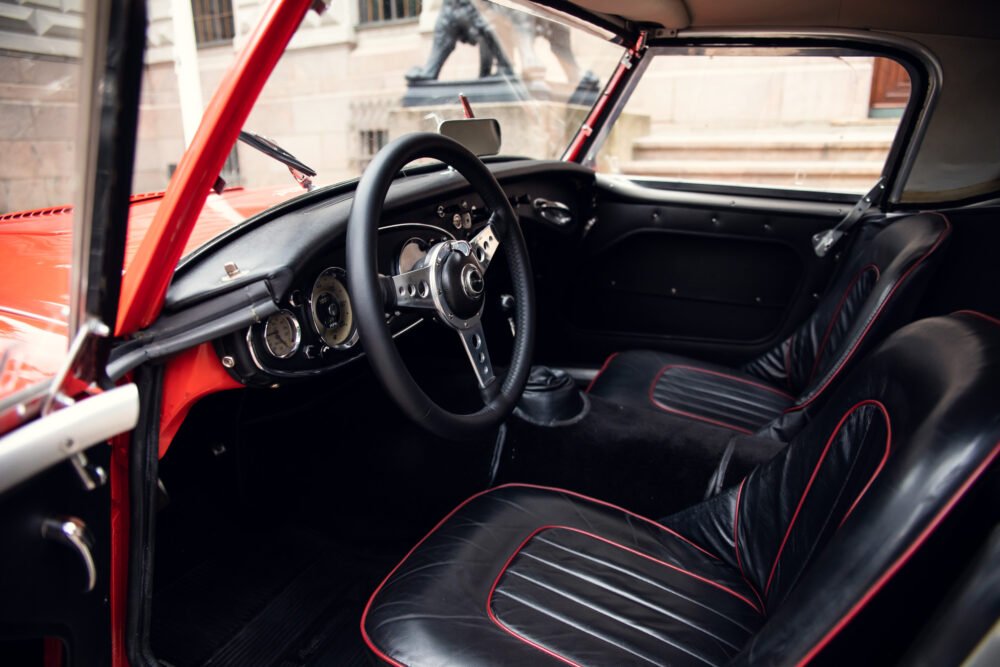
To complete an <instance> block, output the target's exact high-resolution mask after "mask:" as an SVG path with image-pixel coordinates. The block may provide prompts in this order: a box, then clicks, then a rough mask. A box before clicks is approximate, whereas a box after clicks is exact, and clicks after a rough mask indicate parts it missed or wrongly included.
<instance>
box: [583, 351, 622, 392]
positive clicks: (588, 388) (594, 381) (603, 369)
mask: <svg viewBox="0 0 1000 667" xmlns="http://www.w3.org/2000/svg"><path fill="white" fill-rule="evenodd" d="M617 356H618V353H617V352H612V353H611V354H610V355H608V358H607V359H605V360H604V363H603V364H602V365H601V368H600V370H598V371H597V375H595V376H594V379H593V380H591V381H590V384H588V385H587V389H586V390H585V391H584V392H583V393H585V394H589V393H590V390H591V389H593V388H594V385H595V384H597V378H599V377H601V376H602V375H603V374H604V371H606V370H608V365H609V364H610V363H611V360H612V359H614V358H615V357H617Z"/></svg>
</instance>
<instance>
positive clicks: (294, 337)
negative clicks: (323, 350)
mask: <svg viewBox="0 0 1000 667" xmlns="http://www.w3.org/2000/svg"><path fill="white" fill-rule="evenodd" d="M300 342H302V329H301V328H300V327H299V321H298V320H297V319H295V315H292V313H290V312H289V311H287V310H281V311H278V312H277V313H275V314H274V315H271V316H270V317H269V318H267V322H265V323H264V345H265V346H266V347H267V351H268V352H270V353H271V354H272V355H273V356H275V357H277V358H278V359H287V358H288V357H290V356H292V355H293V354H295V353H296V352H298V350H299V343H300Z"/></svg>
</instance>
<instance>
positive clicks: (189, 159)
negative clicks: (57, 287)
mask: <svg viewBox="0 0 1000 667" xmlns="http://www.w3.org/2000/svg"><path fill="white" fill-rule="evenodd" d="M311 5H312V1H311V0H272V2H271V4H270V6H269V7H268V8H267V10H266V11H265V12H264V15H263V17H262V18H261V21H260V23H258V24H257V28H256V29H255V30H254V32H253V34H251V35H250V38H249V39H248V40H247V43H246V45H245V46H244V47H243V49H242V51H240V53H239V55H238V56H237V58H236V62H235V63H233V66H232V67H230V68H229V71H228V72H226V75H225V77H223V79H222V83H221V84H219V88H218V89H217V90H216V91H215V95H214V96H213V97H212V101H211V102H209V104H208V107H207V108H206V109H205V113H204V115H203V116H202V119H201V124H200V125H199V126H198V131H197V132H195V135H194V139H192V140H191V145H190V146H189V147H188V149H187V150H186V151H185V152H184V156H183V157H182V158H181V161H180V162H179V163H178V165H177V171H175V172H174V176H173V178H172V179H171V181H170V185H169V186H168V187H167V191H166V193H165V194H164V196H163V201H162V202H161V204H160V206H159V208H157V210H156V214H155V216H154V217H153V221H152V223H151V224H150V226H149V228H148V230H147V232H146V234H145V235H144V237H143V239H142V241H141V243H140V244H139V247H138V249H137V250H136V254H135V257H134V260H133V262H132V266H131V267H129V268H130V270H129V269H126V271H125V276H124V277H123V279H122V291H121V302H120V304H119V307H118V323H117V326H116V327H115V333H116V334H117V335H124V334H129V333H132V332H134V331H138V330H139V329H142V328H145V327H147V326H149V325H150V324H152V322H153V320H155V319H156V316H157V315H159V313H160V309H161V308H162V307H163V299H164V297H165V296H166V294H167V288H168V287H169V286H170V279H171V277H173V274H174V267H175V266H177V262H178V261H179V260H180V258H181V256H182V255H183V253H184V249H185V247H187V244H188V240H189V237H190V236H191V233H192V231H193V230H194V228H195V223H197V222H198V219H199V214H200V213H201V210H202V206H203V205H204V203H205V198H206V197H207V196H208V193H209V191H210V189H211V188H212V186H213V184H214V183H215V181H216V178H217V177H218V175H219V173H220V172H221V171H222V166H223V164H224V163H225V161H226V157H227V156H228V155H229V151H230V150H231V149H232V147H233V144H235V143H236V137H237V135H238V134H239V131H240V128H242V127H243V123H245V122H246V119H247V116H249V115H250V109H251V108H252V107H253V105H254V103H255V102H256V101H257V96H258V95H259V94H260V91H261V89H262V88H263V87H264V84H265V83H266V82H267V79H268V77H269V76H270V75H271V70H273V69H274V66H275V65H276V64H277V62H278V59H279V58H280V57H281V54H282V53H283V52H284V50H285V46H286V45H287V44H288V42H289V40H290V39H291V38H292V35H293V34H295V31H296V30H297V29H298V27H299V24H300V23H301V22H302V18H303V17H304V16H305V13H306V11H307V10H308V9H309V7H310V6H311Z"/></svg>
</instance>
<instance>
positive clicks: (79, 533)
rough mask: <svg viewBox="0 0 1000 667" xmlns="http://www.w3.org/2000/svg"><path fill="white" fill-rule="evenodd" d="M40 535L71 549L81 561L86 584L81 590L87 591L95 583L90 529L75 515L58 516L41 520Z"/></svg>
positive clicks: (92, 543)
mask: <svg viewBox="0 0 1000 667" xmlns="http://www.w3.org/2000/svg"><path fill="white" fill-rule="evenodd" d="M42 537H43V538H45V539H46V540H52V541H53V542H58V543H59V544H63V545H66V546H68V547H69V548H70V549H72V550H73V551H74V552H76V554H77V555H78V556H79V557H80V560H82V561H83V568H84V571H85V572H86V576H87V584H86V586H84V589H83V592H84V593H89V592H90V591H92V590H94V586H96V585H97V567H96V566H95V565H94V554H93V548H94V539H93V538H92V537H91V535H90V530H88V529H87V524H85V523H84V522H83V521H81V520H80V519H77V518H76V517H71V516H70V517H60V518H49V519H43V520H42Z"/></svg>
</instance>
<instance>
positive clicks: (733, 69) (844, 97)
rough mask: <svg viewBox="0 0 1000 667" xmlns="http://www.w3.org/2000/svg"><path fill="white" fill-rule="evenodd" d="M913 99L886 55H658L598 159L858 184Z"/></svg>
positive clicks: (626, 165)
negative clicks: (884, 56)
mask: <svg viewBox="0 0 1000 667" xmlns="http://www.w3.org/2000/svg"><path fill="white" fill-rule="evenodd" d="M729 53H731V51H730V52H729ZM909 97H910V79H909V76H908V74H907V72H906V70H905V69H904V68H903V67H902V66H900V65H899V64H898V63H896V62H895V61H893V60H890V59H888V58H883V57H873V56H857V55H850V56H836V55H833V56H827V55H823V56H813V55H809V56H766V55H765V56H761V55H746V56H744V55H728V54H727V55H721V56H719V55H662V54H658V55H656V56H655V57H653V58H652V60H651V62H650V63H649V66H648V68H647V69H646V71H645V73H644V74H643V76H642V79H641V80H640V81H639V83H638V85H637V86H636V89H635V90H634V91H633V94H632V96H631V98H630V99H629V101H628V103H627V104H626V106H625V109H624V110H623V112H622V115H621V117H620V118H619V120H618V122H617V124H616V126H615V129H614V130H613V131H612V133H611V134H610V135H609V137H608V140H607V141H606V142H605V143H604V145H603V146H602V147H601V149H600V150H599V152H598V154H597V165H596V166H597V169H598V171H600V172H603V173H610V174H623V175H628V176H635V177H641V178H644V179H662V180H665V181H678V182H687V183H704V184H733V185H746V186H760V187H768V188H781V189H801V190H811V191H825V192H842V193H862V192H865V191H867V190H868V189H869V188H870V187H871V185H872V184H873V183H874V182H875V181H876V180H877V179H878V177H879V175H880V174H881V172H882V167H883V166H884V164H885V160H886V157H887V156H888V153H889V148H890V146H891V145H892V142H893V139H894V137H895V135H896V130H897V128H898V126H899V122H900V119H901V117H902V114H903V110H904V108H905V107H906V104H907V102H908V101H909Z"/></svg>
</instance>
